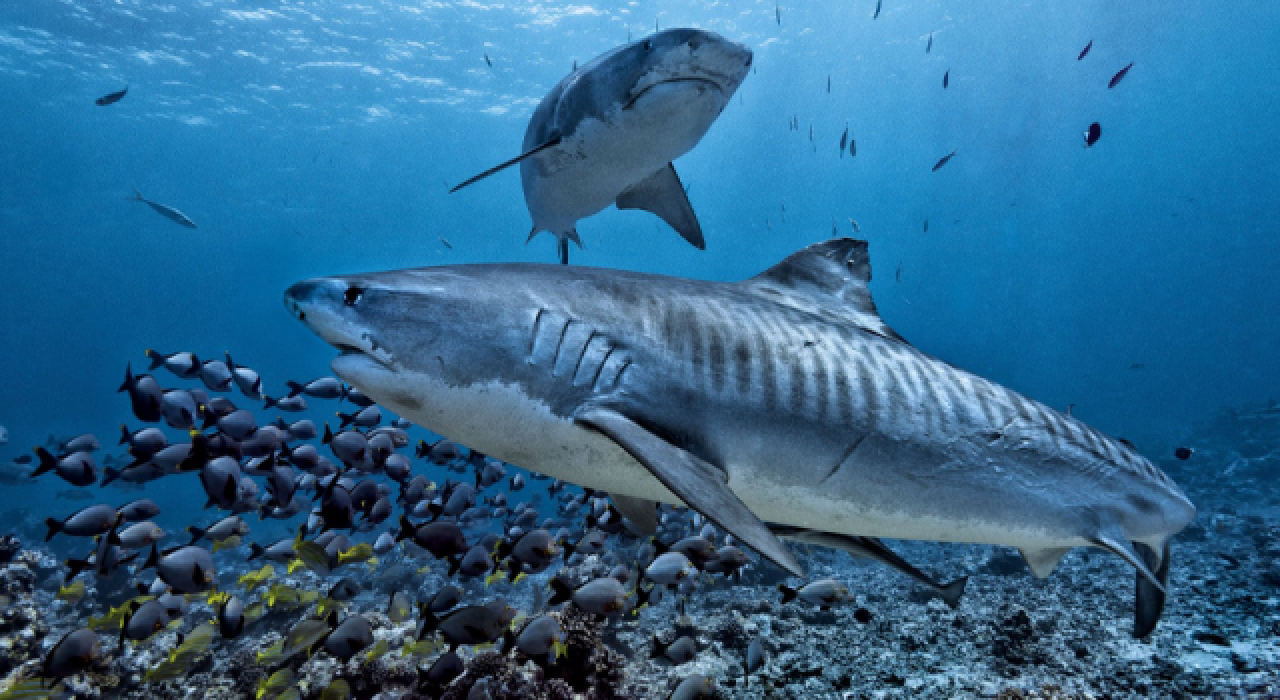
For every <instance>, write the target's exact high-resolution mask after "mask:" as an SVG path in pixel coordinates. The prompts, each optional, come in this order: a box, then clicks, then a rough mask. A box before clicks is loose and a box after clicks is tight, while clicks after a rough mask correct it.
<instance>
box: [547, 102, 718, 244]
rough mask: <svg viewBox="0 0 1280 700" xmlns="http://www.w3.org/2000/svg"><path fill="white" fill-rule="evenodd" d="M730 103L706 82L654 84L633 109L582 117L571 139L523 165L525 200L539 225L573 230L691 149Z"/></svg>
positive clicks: (559, 229) (558, 229) (570, 136)
mask: <svg viewBox="0 0 1280 700" xmlns="http://www.w3.org/2000/svg"><path fill="white" fill-rule="evenodd" d="M723 108H724V102H723V100H722V99H720V92H719V90H717V89H716V88H714V87H711V86H708V85H706V84H703V83H672V84H669V85H668V84H663V85H658V86H655V87H653V88H650V89H649V90H648V91H646V92H645V94H644V96H643V97H641V98H639V100H637V102H636V104H635V105H633V106H632V107H631V108H629V109H622V108H618V109H615V110H612V111H611V112H609V113H608V114H607V115H605V118H604V119H603V120H601V119H584V120H583V121H582V122H580V123H579V124H578V125H577V127H576V128H575V129H574V131H573V133H572V134H570V135H569V136H568V137H567V138H566V139H565V142H564V143H562V144H561V145H559V146H557V147H555V148H553V149H550V150H549V151H547V152H546V153H542V154H539V155H537V156H535V157H533V158H531V159H529V161H528V162H527V163H526V164H522V165H521V174H522V178H521V179H522V182H523V185H524V193H525V201H526V202H527V203H528V206H529V212H530V214H531V215H532V216H533V221H534V224H535V225H536V226H537V227H538V228H539V229H546V230H550V231H567V230H570V229H572V228H574V226H576V225H577V222H578V221H579V220H581V219H585V218H587V217H589V216H592V215H594V214H597V213H599V212H600V211H603V210H604V209H605V208H607V207H609V206H610V205H612V204H613V203H614V201H615V200H617V198H618V195H620V194H621V193H622V192H623V191H624V190H626V189H627V188H629V187H631V186H632V185H635V184H636V183H638V182H640V181H642V180H644V179H645V178H647V177H649V176H650V175H652V174H654V173H655V172H657V171H658V170H660V169H662V168H664V167H666V166H667V164H668V163H670V162H671V161H673V160H675V159H676V158H678V157H680V156H682V155H684V154H685V153H688V152H689V151H690V150H691V149H692V148H693V147H694V146H696V145H697V144H698V141H700V140H701V139H702V137H703V135H704V134H706V132H707V130H708V129H710V128H711V124H712V122H714V121H715V118H716V117H717V116H718V115H719V114H720V111H721V110H722V109H723Z"/></svg>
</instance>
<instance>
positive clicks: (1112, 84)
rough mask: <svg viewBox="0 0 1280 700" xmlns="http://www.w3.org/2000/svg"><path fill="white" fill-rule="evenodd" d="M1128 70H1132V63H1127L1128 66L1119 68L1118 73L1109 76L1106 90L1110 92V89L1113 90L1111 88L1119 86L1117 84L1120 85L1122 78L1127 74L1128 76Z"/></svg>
mask: <svg viewBox="0 0 1280 700" xmlns="http://www.w3.org/2000/svg"><path fill="white" fill-rule="evenodd" d="M1130 68H1133V63H1132V62H1131V63H1129V65H1127V66H1125V67H1124V68H1121V69H1120V71H1119V72H1118V73H1116V74H1115V75H1113V76H1111V82H1109V83H1107V89H1108V90H1110V89H1111V88H1113V87H1115V86H1117V85H1119V84H1120V81H1121V80H1124V76H1126V75H1128V74H1129V69H1130Z"/></svg>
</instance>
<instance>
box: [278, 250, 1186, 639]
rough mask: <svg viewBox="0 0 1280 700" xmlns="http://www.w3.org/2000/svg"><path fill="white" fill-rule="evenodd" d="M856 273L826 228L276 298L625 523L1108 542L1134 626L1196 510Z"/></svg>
mask: <svg viewBox="0 0 1280 700" xmlns="http://www.w3.org/2000/svg"><path fill="white" fill-rule="evenodd" d="M870 279H871V265H870V259H869V257H868V254H867V244H866V243H865V242H864V241H858V240H852V239H835V240H831V241H828V242H824V243H819V244H815V245H812V246H809V247H808V248H805V249H803V250H801V251H799V252H797V253H795V254H793V255H791V256H789V257H787V258H786V259H784V260H782V261H781V262H779V263H778V264H776V265H774V266H773V267H771V268H769V269H768V270H766V271H764V272H763V273H761V274H759V275H757V276H755V277H752V278H750V279H747V280H744V281H740V282H730V283H726V282H708V281H698V280H691V279H681V278H672V277H661V276H654V275H646V274H639V273H634V272H624V271H618V270H606V269H595V268H586V267H564V266H559V265H538V264H502V265H463V266H449V267H427V268H420V269H414V270H401V271H392V272H378V273H371V274H359V275H351V276H345V277H327V278H318V279H312V280H308V281H304V282H300V283H298V284H296V285H294V286H293V287H291V288H290V289H289V290H288V291H287V292H286V294H285V306H286V307H287V309H288V310H289V311H290V313H291V314H292V315H294V316H295V317H296V318H298V319H300V320H302V321H303V322H304V323H305V324H306V325H307V326H308V327H309V328H310V329H311V330H312V331H313V332H315V333H316V334H317V335H319V336H320V337H321V338H322V339H323V340H325V341H326V342H328V343H329V344H330V345H332V346H334V347H336V348H338V349H339V350H341V354H340V355H339V356H338V357H337V358H335V359H334V360H333V362H332V369H333V371H334V373H335V374H337V375H338V376H339V377H341V378H342V379H344V380H346V381H347V382H349V383H351V384H353V385H354V386H356V387H358V388H359V389H360V390H361V391H363V392H365V393H366V394H367V395H369V396H370V397H372V398H373V399H375V400H376V401H378V402H379V403H381V404H383V405H385V406H387V407H389V408H390V409H391V410H393V411H395V412H396V413H398V414H400V415H402V416H405V417H407V418H409V419H410V420H412V421H414V422H415V423H418V424H419V425H422V426H424V427H426V428H427V429H429V430H432V431H435V432H437V433H440V434H442V435H444V436H446V437H448V438H450V439H452V440H456V441H458V442H461V443H464V444H466V445H468V446H470V447H472V448H474V449H478V450H482V451H483V452H485V453H487V454H490V455H493V456H495V457H498V458H500V459H503V460H505V461H508V462H511V463H514V464H518V465H521V466H523V467H526V468H529V469H532V470H535V471H538V472H541V473H544V474H547V475H551V476H555V477H558V478H560V479H563V480H566V481H570V482H574V483H578V484H581V485H584V486H587V487H591V488H594V489H598V490H602V491H607V492H608V493H609V494H610V497H611V498H612V499H613V500H614V502H615V504H616V505H617V506H618V509H619V510H620V511H621V513H622V514H623V515H624V516H626V517H628V518H632V519H634V520H636V521H637V522H642V521H645V520H646V519H647V520H652V519H653V512H654V506H653V502H665V503H673V504H680V503H683V504H686V505H688V506H689V507H690V508H692V509H694V510H696V511H698V512H700V513H701V514H702V515H703V516H705V517H706V518H708V519H709V520H711V521H712V522H714V523H716V524H717V525H719V526H720V527H721V528H723V529H724V530H726V531H728V532H730V533H733V535H734V536H735V537H737V538H738V539H739V540H741V541H742V542H744V543H745V544H747V545H748V546H750V547H751V548H753V549H755V550H756V551H757V552H758V553H760V554H761V555H762V556H764V557H766V558H767V559H769V560H771V561H772V562H773V563H775V564H777V565H778V566H780V567H782V568H783V569H785V570H786V571H788V572H789V573H791V574H793V575H797V576H802V575H803V574H804V570H803V568H802V567H801V566H800V564H799V563H798V562H797V561H796V559H795V557H794V556H793V555H792V553H791V551H790V550H789V549H788V548H787V547H786V546H785V545H784V544H783V543H782V542H781V541H780V539H779V538H780V537H784V536H785V537H788V538H790V539H799V540H802V541H809V542H818V543H837V546H839V545H838V542H839V541H841V540H842V539H844V540H849V539H854V540H857V538H862V539H860V540H857V541H861V542H867V543H875V542H876V540H875V539H874V538H878V537H892V538H899V539H919V540H932V541H942V542H973V543H983V544H992V545H1005V546H1012V547H1017V548H1019V549H1020V550H1021V552H1022V555H1023V557H1024V558H1025V560H1026V562H1027V564H1028V565H1029V567H1030V569H1031V571H1032V572H1033V573H1034V574H1035V575H1036V576H1038V577H1042V578H1043V577H1045V576H1048V575H1049V573H1051V572H1052V570H1053V569H1054V567H1055V566H1056V564H1057V563H1058V561H1059V560H1060V559H1061V558H1062V557H1063V556H1064V555H1065V554H1066V553H1067V551H1068V550H1070V549H1071V548H1073V547H1100V548H1102V549H1105V550H1108V551H1111V552H1114V553H1115V554H1118V555H1119V556H1120V557H1122V558H1123V559H1124V560H1125V561H1126V562H1128V563H1129V564H1130V565H1131V566H1132V567H1133V568H1134V569H1135V570H1136V571H1137V577H1136V578H1137V588H1136V591H1137V593H1136V618H1135V627H1134V634H1135V635H1136V636H1138V637H1144V636H1146V635H1148V634H1149V633H1150V632H1151V631H1152V630H1153V629H1154V628H1155V625H1156V623H1157V621H1158V619H1159V616H1160V614H1161V611H1162V610H1163V606H1164V601H1165V591H1166V585H1167V581H1168V574H1169V561H1170V546H1169V543H1170V540H1171V538H1172V536H1173V535H1175V534H1176V533H1178V532H1179V531H1180V530H1182V529H1183V528H1184V527H1185V526H1186V525H1187V524H1188V523H1190V522H1191V520H1192V519H1193V518H1194V517H1195V512H1196V511H1195V508H1194V506H1192V504H1191V503H1190V502H1189V501H1188V500H1187V498H1186V496H1185V495H1183V493H1182V491H1181V490H1180V489H1179V488H1178V486H1177V485H1176V484H1174V482H1173V481H1172V480H1171V479H1170V478H1169V477H1168V476H1166V475H1165V474H1164V473H1163V472H1162V471H1160V470H1159V469H1158V468H1156V467H1155V466H1154V465H1152V464H1151V462H1149V461H1148V460H1146V459H1145V458H1143V457H1142V456H1141V455H1140V454H1138V452H1137V451H1135V450H1134V449H1133V448H1132V447H1131V446H1130V445H1128V444H1127V443H1125V442H1123V441H1120V440H1116V439H1112V438H1110V437H1107V436H1105V435H1103V434H1102V433H1100V432H1098V431H1097V430H1094V429H1093V428H1090V427H1089V426H1087V425H1085V424H1084V423H1082V422H1080V421H1079V420H1077V419H1075V418H1073V417H1071V416H1068V415H1064V414H1062V413H1059V412H1058V411H1055V410H1053V409H1052V408H1049V407H1047V406H1045V405H1043V404H1040V403H1038V402H1036V401H1033V400H1031V399H1028V398H1025V397H1023V396H1021V395H1019V394H1017V393H1016V392H1014V391H1011V390H1009V389H1006V388H1004V387H1002V386H999V385H997V384H995V383H993V382H991V381H988V380H985V379H982V378H981V377H977V376H975V375H973V374H970V373H968V372H966V371H964V370H961V369H958V368H956V367H953V366H951V365H950V364H947V363H946V362H943V361H941V360H938V359H936V358H934V357H931V356H929V355H927V354H925V353H923V352H921V351H919V350H917V349H916V348H914V347H913V346H911V345H910V344H909V343H907V342H906V340H904V339H903V338H902V337H901V336H900V335H899V334H898V333H896V332H895V331H894V330H893V329H892V328H890V327H889V326H888V325H887V324H886V323H885V322H884V321H883V320H882V319H881V317H880V315H879V313H878V312H877V310H876V307H875V304H874V302H873V300H872V297H871V293H870V291H869V288H868V284H869V282H870Z"/></svg>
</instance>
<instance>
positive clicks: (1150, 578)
mask: <svg viewBox="0 0 1280 700" xmlns="http://www.w3.org/2000/svg"><path fill="white" fill-rule="evenodd" d="M1091 541H1092V542H1093V543H1094V544H1095V545H1097V546H1099V547H1101V548H1103V549H1105V550H1107V551H1109V552H1112V553H1114V554H1117V555H1119V556H1120V558H1121V559H1124V560H1125V561H1127V562H1129V565H1130V566H1132V567H1133V568H1135V569H1137V570H1138V578H1140V579H1146V582H1147V583H1148V585H1150V586H1152V587H1153V588H1155V589H1156V591H1158V592H1159V594H1160V595H1161V596H1164V594H1165V591H1164V582H1163V581H1161V580H1160V579H1158V578H1156V575H1155V573H1154V572H1152V571H1151V569H1150V568H1148V567H1147V563H1146V561H1144V559H1145V557H1142V558H1140V557H1139V556H1138V551H1137V550H1135V549H1134V548H1133V545H1132V544H1130V542H1129V541H1128V540H1126V539H1124V538H1123V537H1119V536H1117V535H1115V534H1113V533H1111V532H1100V533H1098V534H1097V535H1094V536H1093V537H1092V538H1091ZM1145 549H1146V550H1150V552H1151V556H1152V558H1153V559H1154V558H1155V557H1156V556H1157V555H1156V553H1155V550H1151V548H1150V547H1146V548H1145ZM1166 570H1167V567H1166Z"/></svg>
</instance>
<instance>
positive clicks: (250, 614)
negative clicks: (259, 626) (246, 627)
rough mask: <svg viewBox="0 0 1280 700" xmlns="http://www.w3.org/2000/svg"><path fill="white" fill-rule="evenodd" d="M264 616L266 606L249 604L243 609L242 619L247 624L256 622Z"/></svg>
mask: <svg viewBox="0 0 1280 700" xmlns="http://www.w3.org/2000/svg"><path fill="white" fill-rule="evenodd" d="M266 614H267V606H265V605H263V604H262V603H250V604H249V606H248V607H246V608H245V609H244V619H245V620H247V621H249V622H257V621H258V620H260V619H262V616H263V615H266Z"/></svg>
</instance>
